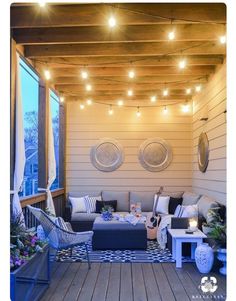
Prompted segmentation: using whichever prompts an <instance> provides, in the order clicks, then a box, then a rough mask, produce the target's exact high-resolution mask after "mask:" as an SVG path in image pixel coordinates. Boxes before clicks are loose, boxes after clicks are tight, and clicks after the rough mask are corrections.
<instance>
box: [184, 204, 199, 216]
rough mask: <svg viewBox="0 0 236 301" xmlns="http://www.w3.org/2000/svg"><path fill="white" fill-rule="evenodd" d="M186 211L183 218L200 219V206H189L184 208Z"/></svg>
mask: <svg viewBox="0 0 236 301" xmlns="http://www.w3.org/2000/svg"><path fill="white" fill-rule="evenodd" d="M183 207H184V210H183V213H182V215H181V217H189V218H192V217H198V206H197V205H189V206H183Z"/></svg>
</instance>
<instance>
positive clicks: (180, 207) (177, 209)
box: [174, 205, 184, 217]
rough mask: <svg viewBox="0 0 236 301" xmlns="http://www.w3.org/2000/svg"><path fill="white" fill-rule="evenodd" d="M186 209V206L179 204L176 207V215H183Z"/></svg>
mask: <svg viewBox="0 0 236 301" xmlns="http://www.w3.org/2000/svg"><path fill="white" fill-rule="evenodd" d="M183 211H184V206H182V205H178V206H177V207H176V209H175V213H174V217H181V216H182V213H183Z"/></svg>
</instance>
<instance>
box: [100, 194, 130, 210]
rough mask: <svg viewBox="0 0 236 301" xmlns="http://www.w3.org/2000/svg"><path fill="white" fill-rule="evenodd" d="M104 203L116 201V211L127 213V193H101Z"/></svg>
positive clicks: (128, 205) (128, 207)
mask: <svg viewBox="0 0 236 301" xmlns="http://www.w3.org/2000/svg"><path fill="white" fill-rule="evenodd" d="M102 199H103V200H104V201H110V200H117V208H116V210H117V211H127V212H128V211H129V209H130V204H129V191H102Z"/></svg>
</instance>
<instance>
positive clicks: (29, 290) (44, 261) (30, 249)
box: [10, 216, 50, 301]
mask: <svg viewBox="0 0 236 301" xmlns="http://www.w3.org/2000/svg"><path fill="white" fill-rule="evenodd" d="M49 279H50V275H49V248H48V245H47V243H46V241H42V240H40V239H39V238H38V237H37V236H36V233H35V231H34V229H33V228H32V229H26V228H25V226H24V224H23V223H22V219H21V216H18V217H16V218H14V220H13V219H12V220H11V223H10V284H11V291H10V293H11V300H12V301H18V300H19V301H24V300H38V299H39V298H40V296H41V295H42V294H43V292H44V291H45V289H47V287H48V285H49Z"/></svg>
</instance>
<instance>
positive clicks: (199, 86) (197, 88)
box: [195, 85, 202, 93]
mask: <svg viewBox="0 0 236 301" xmlns="http://www.w3.org/2000/svg"><path fill="white" fill-rule="evenodd" d="M201 89H202V87H201V85H197V86H196V87H195V91H196V92H198V93H199V92H200V91H201Z"/></svg>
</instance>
